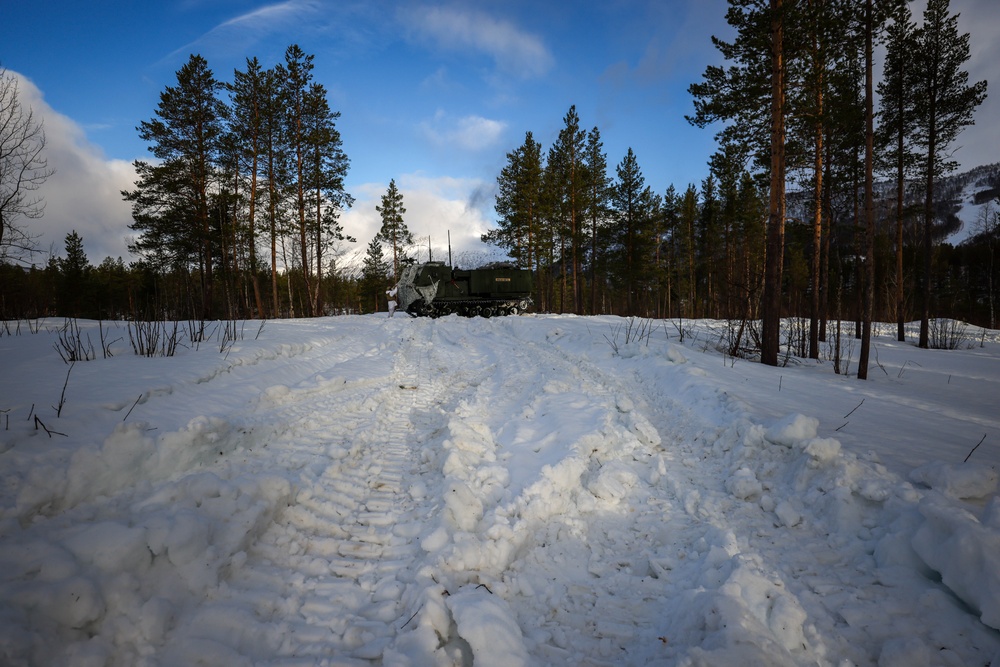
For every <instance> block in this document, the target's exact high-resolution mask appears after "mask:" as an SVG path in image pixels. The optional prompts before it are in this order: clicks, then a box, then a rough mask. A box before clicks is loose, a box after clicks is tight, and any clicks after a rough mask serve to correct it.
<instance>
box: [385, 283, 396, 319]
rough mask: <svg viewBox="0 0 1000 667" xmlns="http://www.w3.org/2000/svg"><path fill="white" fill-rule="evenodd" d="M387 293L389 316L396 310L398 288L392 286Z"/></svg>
mask: <svg viewBox="0 0 1000 667" xmlns="http://www.w3.org/2000/svg"><path fill="white" fill-rule="evenodd" d="M385 295H386V296H387V297H389V317H392V314H393V313H395V312H396V288H395V287H390V288H389V289H387V290H386V291H385Z"/></svg>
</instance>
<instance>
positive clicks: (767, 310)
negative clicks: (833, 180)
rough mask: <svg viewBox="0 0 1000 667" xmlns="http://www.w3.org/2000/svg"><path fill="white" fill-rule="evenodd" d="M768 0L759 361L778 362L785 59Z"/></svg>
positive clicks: (779, 23)
mask: <svg viewBox="0 0 1000 667" xmlns="http://www.w3.org/2000/svg"><path fill="white" fill-rule="evenodd" d="M770 2H771V191H770V198H769V209H768V211H769V212H768V224H767V249H766V255H765V258H764V295H763V300H762V303H761V306H762V323H761V349H760V361H761V363H763V364H767V365H769V366H777V365H778V348H779V346H780V336H781V273H782V262H783V261H784V251H785V63H784V53H783V50H782V40H783V39H784V17H783V16H782V11H783V7H782V0H770Z"/></svg>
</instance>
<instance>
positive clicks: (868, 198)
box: [858, 0, 875, 380]
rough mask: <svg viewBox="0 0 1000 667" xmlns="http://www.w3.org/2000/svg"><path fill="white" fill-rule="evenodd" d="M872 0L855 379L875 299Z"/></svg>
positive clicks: (862, 366)
mask: <svg viewBox="0 0 1000 667" xmlns="http://www.w3.org/2000/svg"><path fill="white" fill-rule="evenodd" d="M873 20H874V19H873V17H872V0H866V2H865V255H864V257H865V272H864V275H865V281H864V292H863V294H864V297H863V299H862V305H863V308H862V311H863V312H862V318H863V324H862V333H861V354H860V356H859V358H858V379H859V380H867V379H868V357H869V355H870V353H871V338H872V308H873V302H874V300H875V298H874V297H875V205H874V195H873V190H874V177H873V171H874V154H875V138H874V137H875V127H874V115H875V114H874V111H873V102H872V98H873V97H874V92H873V90H872V22H873Z"/></svg>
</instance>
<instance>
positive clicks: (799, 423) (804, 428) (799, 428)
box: [764, 413, 819, 447]
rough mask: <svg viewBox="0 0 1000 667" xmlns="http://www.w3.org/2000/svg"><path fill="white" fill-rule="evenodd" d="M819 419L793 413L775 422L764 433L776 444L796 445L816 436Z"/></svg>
mask: <svg viewBox="0 0 1000 667" xmlns="http://www.w3.org/2000/svg"><path fill="white" fill-rule="evenodd" d="M818 428H819V420H818V419H816V418H815V417H807V416H805V415H801V414H797V413H796V414H791V415H788V416H786V417H784V418H783V419H780V420H778V421H777V422H776V423H775V424H773V425H772V426H771V427H770V428H769V429H767V433H766V434H765V435H764V437H765V438H767V439H768V440H769V441H771V442H773V443H774V444H776V445H784V446H785V447H794V446H795V445H797V444H799V443H800V442H802V441H803V440H809V439H810V438H815V437H816V430H817V429H818Z"/></svg>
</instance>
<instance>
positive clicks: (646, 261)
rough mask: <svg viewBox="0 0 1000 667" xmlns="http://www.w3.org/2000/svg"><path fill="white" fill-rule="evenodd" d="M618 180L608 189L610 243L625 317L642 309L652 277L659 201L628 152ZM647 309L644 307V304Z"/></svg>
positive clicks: (621, 165)
mask: <svg viewBox="0 0 1000 667" xmlns="http://www.w3.org/2000/svg"><path fill="white" fill-rule="evenodd" d="M616 173H617V175H618V178H617V179H616V180H615V182H614V184H613V185H612V187H611V199H610V201H611V206H612V209H613V211H614V213H613V216H614V218H613V220H614V222H613V225H614V227H613V229H612V233H611V236H612V241H613V243H614V245H615V246H616V247H617V248H618V253H619V257H618V261H617V262H616V264H617V266H618V270H617V277H618V280H617V282H618V284H619V285H620V286H621V287H622V288H623V289H624V291H625V304H624V310H625V314H628V315H634V314H637V313H638V312H639V310H640V305H643V301H644V299H643V295H644V293H645V288H646V287H647V285H648V279H649V277H650V276H651V275H652V273H653V272H652V260H653V258H654V257H655V251H654V247H655V237H654V233H653V232H654V222H655V215H656V213H657V209H658V207H659V198H658V197H656V196H655V195H653V193H652V191H651V190H650V188H649V186H647V185H646V179H645V177H644V176H643V175H642V170H641V169H640V168H639V162H638V160H637V159H636V157H635V153H634V152H633V151H632V149H631V148H629V149H628V152H627V153H626V154H625V157H624V158H623V159H622V161H621V162H620V163H618V167H617V168H616ZM646 305H648V304H646Z"/></svg>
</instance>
